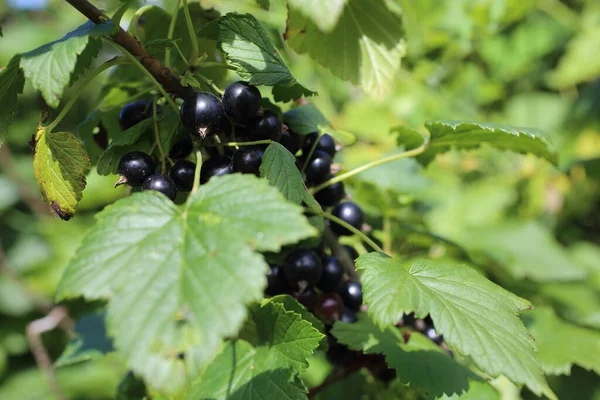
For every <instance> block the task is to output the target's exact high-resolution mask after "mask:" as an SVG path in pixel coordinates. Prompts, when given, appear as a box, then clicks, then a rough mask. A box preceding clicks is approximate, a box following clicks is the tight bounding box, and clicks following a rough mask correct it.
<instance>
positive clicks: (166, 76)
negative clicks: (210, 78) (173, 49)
mask: <svg viewBox="0 0 600 400" xmlns="http://www.w3.org/2000/svg"><path fill="white" fill-rule="evenodd" d="M67 2H68V3H69V4H71V5H72V6H73V7H75V9H77V11H79V12H80V13H81V14H83V15H85V16H86V17H87V18H88V19H89V20H90V21H92V22H94V23H96V24H98V23H101V22H103V21H106V20H108V19H109V18H108V16H107V15H106V14H104V13H103V12H102V11H100V10H99V9H98V8H96V7H95V6H94V5H93V4H91V3H90V2H89V1H87V0H67ZM111 39H112V40H113V41H114V42H115V43H118V44H119V45H121V46H122V47H123V48H124V49H125V50H127V51H128V52H129V53H130V54H132V55H133V56H134V57H136V58H137V59H139V62H140V63H141V64H142V65H143V66H144V67H145V68H146V69H147V70H148V71H149V72H150V73H151V74H152V75H153V76H154V78H156V80H157V81H158V82H159V83H160V84H161V85H162V86H163V87H164V88H165V89H166V90H167V92H169V93H174V94H176V95H177V96H179V97H186V96H187V95H188V94H189V93H190V92H191V88H186V87H184V86H182V85H181V83H179V77H178V76H177V75H175V74H174V73H173V71H171V70H170V69H169V68H167V67H165V66H164V65H163V64H162V63H161V62H160V61H159V60H157V59H156V58H154V57H152V56H151V55H150V54H149V53H148V51H147V50H146V49H145V48H144V46H143V45H142V44H141V43H140V42H138V41H137V40H136V39H135V38H134V37H133V36H131V35H130V34H129V33H127V32H125V31H124V30H123V29H122V28H120V27H119V28H118V30H117V32H116V33H115V34H114V35H112V36H111Z"/></svg>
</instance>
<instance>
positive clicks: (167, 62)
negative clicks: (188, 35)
mask: <svg viewBox="0 0 600 400" xmlns="http://www.w3.org/2000/svg"><path fill="white" fill-rule="evenodd" d="M174 4H175V7H173V14H172V15H171V23H170V24H169V31H168V32H167V39H173V34H174V33H175V23H176V22H177V14H178V12H179V3H177V2H176V3H174ZM180 51H181V50H180ZM184 60H185V58H184ZM165 66H166V67H167V68H171V48H170V47H167V49H166V50H165Z"/></svg>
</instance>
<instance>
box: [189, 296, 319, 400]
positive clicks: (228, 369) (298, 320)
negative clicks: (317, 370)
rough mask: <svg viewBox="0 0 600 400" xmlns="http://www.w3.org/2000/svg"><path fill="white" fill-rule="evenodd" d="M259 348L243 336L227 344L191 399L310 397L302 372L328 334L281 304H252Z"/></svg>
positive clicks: (198, 384)
mask: <svg viewBox="0 0 600 400" xmlns="http://www.w3.org/2000/svg"><path fill="white" fill-rule="evenodd" d="M251 319H252V320H253V326H254V327H256V329H257V331H258V332H257V335H256V336H257V338H258V341H257V343H256V344H255V346H253V345H251V344H250V343H248V342H246V341H243V340H239V339H238V340H236V341H234V342H231V343H229V344H228V345H227V347H226V348H225V350H224V351H223V352H222V353H221V354H220V355H219V356H218V357H217V358H216V359H215V360H214V361H213V362H212V363H211V364H210V365H209V367H208V368H207V370H206V372H205V373H204V374H203V375H202V376H201V377H200V379H199V380H198V382H197V383H196V384H194V385H193V386H192V387H191V389H190V391H189V393H188V395H187V399H190V400H191V399H206V398H210V399H247V398H259V399H260V398H273V399H306V389H305V388H304V386H303V385H302V383H301V382H300V381H299V379H298V374H299V373H300V372H303V371H305V370H306V368H308V360H307V358H308V357H309V356H310V355H311V354H312V353H313V352H314V350H315V349H316V348H317V347H318V345H319V342H320V341H321V340H322V339H323V338H324V337H325V336H324V335H323V334H321V333H319V331H318V330H317V329H315V328H314V327H313V325H312V324H311V323H310V322H308V321H306V320H304V319H302V316H301V315H300V314H298V313H296V312H294V311H289V310H287V309H286V308H284V305H283V304H282V303H279V302H273V301H268V302H266V303H264V304H263V305H262V306H255V307H252V308H251Z"/></svg>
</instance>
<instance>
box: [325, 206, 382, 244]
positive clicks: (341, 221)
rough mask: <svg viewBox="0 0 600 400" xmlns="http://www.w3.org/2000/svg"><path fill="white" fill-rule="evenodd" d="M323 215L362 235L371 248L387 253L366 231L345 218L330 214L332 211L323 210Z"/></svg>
mask: <svg viewBox="0 0 600 400" xmlns="http://www.w3.org/2000/svg"><path fill="white" fill-rule="evenodd" d="M321 215H322V216H323V217H325V218H327V219H328V220H330V221H333V222H335V223H336V224H339V225H341V226H343V227H344V228H346V229H348V230H349V231H350V232H352V233H353V234H355V235H357V236H358V237H360V238H361V239H362V240H363V241H364V242H365V243H366V244H368V245H369V246H371V248H373V250H375V251H378V252H380V253H385V251H383V249H382V248H381V247H379V246H378V245H377V243H375V242H374V241H373V240H371V238H370V237H368V236H367V235H365V234H364V233H362V232H361V231H359V230H358V229H356V228H355V227H353V226H352V225H350V224H349V223H347V222H346V221H344V220H343V219H341V218H338V217H336V216H335V215H333V214H330V213H328V212H326V211H321Z"/></svg>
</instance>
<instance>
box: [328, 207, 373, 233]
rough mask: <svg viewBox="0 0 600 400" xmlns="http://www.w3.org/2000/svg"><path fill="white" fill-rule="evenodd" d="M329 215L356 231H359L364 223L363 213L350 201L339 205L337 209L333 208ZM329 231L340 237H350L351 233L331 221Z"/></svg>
mask: <svg viewBox="0 0 600 400" xmlns="http://www.w3.org/2000/svg"><path fill="white" fill-rule="evenodd" d="M331 213H332V214H333V215H334V216H335V217H338V218H339V219H341V220H342V221H344V222H345V223H347V224H349V225H351V226H353V227H354V228H356V229H358V230H360V229H361V227H362V224H363V222H364V218H365V215H364V213H363V211H362V210H361V209H360V207H359V206H357V205H356V204H354V203H353V202H351V201H348V202H346V203H341V204H339V205H338V206H337V207H335V208H334V209H333V211H332V212H331ZM331 230H333V232H335V233H337V234H338V235H340V236H350V235H352V232H350V231H349V230H348V229H346V228H345V227H343V226H341V225H339V224H337V223H335V222H333V221H332V222H331Z"/></svg>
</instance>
